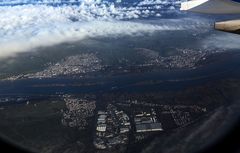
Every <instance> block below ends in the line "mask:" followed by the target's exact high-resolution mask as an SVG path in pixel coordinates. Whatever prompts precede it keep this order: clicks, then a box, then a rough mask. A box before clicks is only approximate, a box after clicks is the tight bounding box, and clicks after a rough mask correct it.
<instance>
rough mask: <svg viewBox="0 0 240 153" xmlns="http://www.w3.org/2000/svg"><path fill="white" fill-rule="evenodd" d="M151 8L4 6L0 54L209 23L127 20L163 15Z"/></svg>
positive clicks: (91, 0) (86, 2)
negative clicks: (69, 42)
mask: <svg viewBox="0 0 240 153" xmlns="http://www.w3.org/2000/svg"><path fill="white" fill-rule="evenodd" d="M20 1H21V0H19V1H18V2H20ZM26 1H27V0H26ZM151 1H152V0H151ZM160 1H161V0H157V2H160ZM6 2H7V1H6ZM13 2H17V1H13ZM13 2H12V3H13ZM46 2H51V1H49V0H48V1H46ZM161 2H162V3H165V1H161ZM154 3H155V2H154ZM151 8H154V6H153V7H140V6H136V7H133V6H132V7H121V6H119V7H116V6H115V5H114V4H113V3H110V2H101V1H100V0H83V1H82V2H81V4H80V5H61V6H58V7H54V6H51V5H42V4H41V5H36V4H35V5H31V4H28V5H16V6H1V7H0V37H1V39H0V57H5V56H11V55H14V54H16V53H19V52H24V51H29V50H32V49H34V48H37V47H41V46H50V45H55V44H59V43H62V42H68V41H77V40H82V39H84V38H87V37H97V36H101V37H104V36H114V37H116V36H119V35H134V34H141V33H146V32H148V33H149V32H150V33H151V32H155V31H161V30H183V29H189V28H190V29H191V28H192V29H194V28H196V29H198V28H197V27H198V26H206V24H205V23H201V22H199V21H197V22H196V21H193V20H188V19H187V20H184V19H179V20H159V21H157V22H156V23H147V21H146V20H144V21H145V23H141V21H138V22H136V21H132V20H131V21H123V20H126V19H127V20H129V19H134V18H142V17H148V16H150V15H154V16H161V14H159V12H156V11H150V10H149V9H151Z"/></svg>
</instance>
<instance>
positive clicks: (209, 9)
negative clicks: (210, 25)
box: [180, 0, 240, 34]
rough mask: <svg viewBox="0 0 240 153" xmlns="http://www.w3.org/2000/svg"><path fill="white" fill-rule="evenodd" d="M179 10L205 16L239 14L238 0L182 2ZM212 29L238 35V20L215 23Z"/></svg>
mask: <svg viewBox="0 0 240 153" xmlns="http://www.w3.org/2000/svg"><path fill="white" fill-rule="evenodd" d="M180 10H184V11H190V12H196V13H207V14H240V0H191V1H187V2H183V3H182V4H181V9H180ZM214 27H215V29H217V30H221V31H226V32H231V33H236V34H240V20H231V21H224V22H216V23H215V26H214Z"/></svg>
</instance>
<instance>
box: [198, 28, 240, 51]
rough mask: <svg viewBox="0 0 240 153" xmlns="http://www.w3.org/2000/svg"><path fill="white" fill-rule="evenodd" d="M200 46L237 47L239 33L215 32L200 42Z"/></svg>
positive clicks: (214, 47)
mask: <svg viewBox="0 0 240 153" xmlns="http://www.w3.org/2000/svg"><path fill="white" fill-rule="evenodd" d="M201 46H203V48H205V49H209V48H210V49H220V50H229V49H239V48H240V39H239V35H236V34H231V33H227V32H216V33H214V34H212V35H210V36H209V37H207V38H205V39H204V40H203V41H202V42H201Z"/></svg>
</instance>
